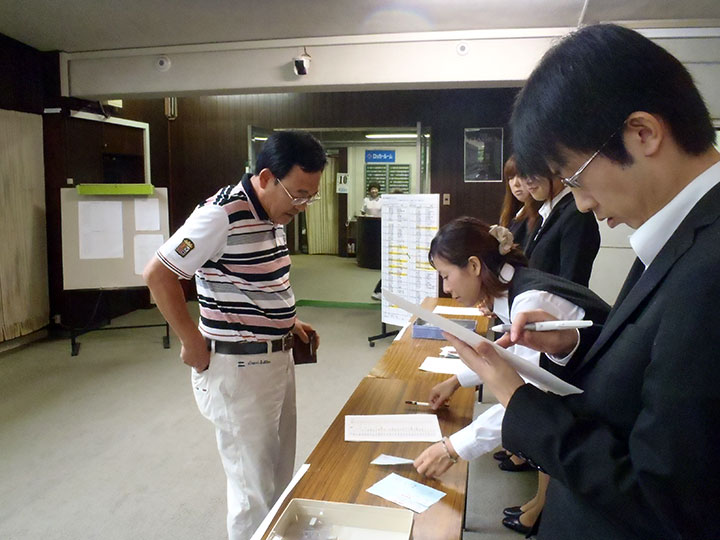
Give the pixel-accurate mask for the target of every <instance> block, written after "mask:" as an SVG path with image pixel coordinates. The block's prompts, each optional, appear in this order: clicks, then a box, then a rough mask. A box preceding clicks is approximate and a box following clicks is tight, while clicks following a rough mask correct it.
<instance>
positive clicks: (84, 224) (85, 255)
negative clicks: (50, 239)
mask: <svg viewBox="0 0 720 540" xmlns="http://www.w3.org/2000/svg"><path fill="white" fill-rule="evenodd" d="M78 234H79V236H80V237H79V243H80V258H81V259H122V258H123V255H124V251H123V221H122V201H80V202H78Z"/></svg>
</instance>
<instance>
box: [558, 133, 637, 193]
mask: <svg viewBox="0 0 720 540" xmlns="http://www.w3.org/2000/svg"><path fill="white" fill-rule="evenodd" d="M624 126H625V122H623V123H622V125H621V126H620V127H619V128H617V129H616V130H615V131H613V134H612V135H610V136H609V137H608V138H607V140H606V141H605V142H604V143H602V146H600V148H598V149H597V150H596V151H595V153H594V154H593V155H592V156H590V157H589V158H588V160H587V161H586V162H585V163H583V164H582V165H580V168H579V169H578V170H577V171H575V174H572V175H570V176H568V177H567V178H563V177H560V181H561V182H562V184H563V186H565V187H569V188H579V187H580V175H581V174H582V173H583V171H584V170H585V169H587V166H588V165H590V163H592V160H593V159H595V158H596V157H597V156H598V154H599V153H600V152H602V150H603V148H605V146H607V143H609V142H610V140H611V139H612V138H613V137H614V136H615V135H617V134H618V132H619V131H620V130H621V129H622V128H623V127H624Z"/></svg>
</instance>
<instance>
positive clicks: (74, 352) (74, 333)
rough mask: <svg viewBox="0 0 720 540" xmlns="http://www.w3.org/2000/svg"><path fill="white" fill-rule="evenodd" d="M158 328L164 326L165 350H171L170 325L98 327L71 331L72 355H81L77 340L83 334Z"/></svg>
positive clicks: (163, 341)
mask: <svg viewBox="0 0 720 540" xmlns="http://www.w3.org/2000/svg"><path fill="white" fill-rule="evenodd" d="M158 326H164V327H165V335H164V336H163V340H162V343H163V349H169V348H170V325H169V324H168V323H164V324H139V325H136V326H107V327H97V328H89V329H87V330H76V329H74V328H73V329H71V330H70V355H71V356H77V355H78V354H79V353H80V345H81V344H80V342H79V341H78V340H77V338H78V337H80V336H82V335H83V334H87V333H88V332H96V331H99V330H126V329H128V328H153V327H158Z"/></svg>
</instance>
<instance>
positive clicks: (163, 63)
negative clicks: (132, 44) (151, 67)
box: [155, 55, 172, 71]
mask: <svg viewBox="0 0 720 540" xmlns="http://www.w3.org/2000/svg"><path fill="white" fill-rule="evenodd" d="M171 64H172V62H171V61H170V59H169V58H168V57H167V56H165V55H163V56H158V57H157V58H155V69H157V70H158V71H167V70H168V69H170V65H171Z"/></svg>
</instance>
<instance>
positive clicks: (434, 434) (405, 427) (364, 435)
mask: <svg viewBox="0 0 720 540" xmlns="http://www.w3.org/2000/svg"><path fill="white" fill-rule="evenodd" d="M440 439H442V434H441V433H440V423H439V422H438V419H437V416H435V415H434V414H367V415H351V414H348V415H347V416H345V440H346V441H386V442H436V441H439V440H440Z"/></svg>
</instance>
